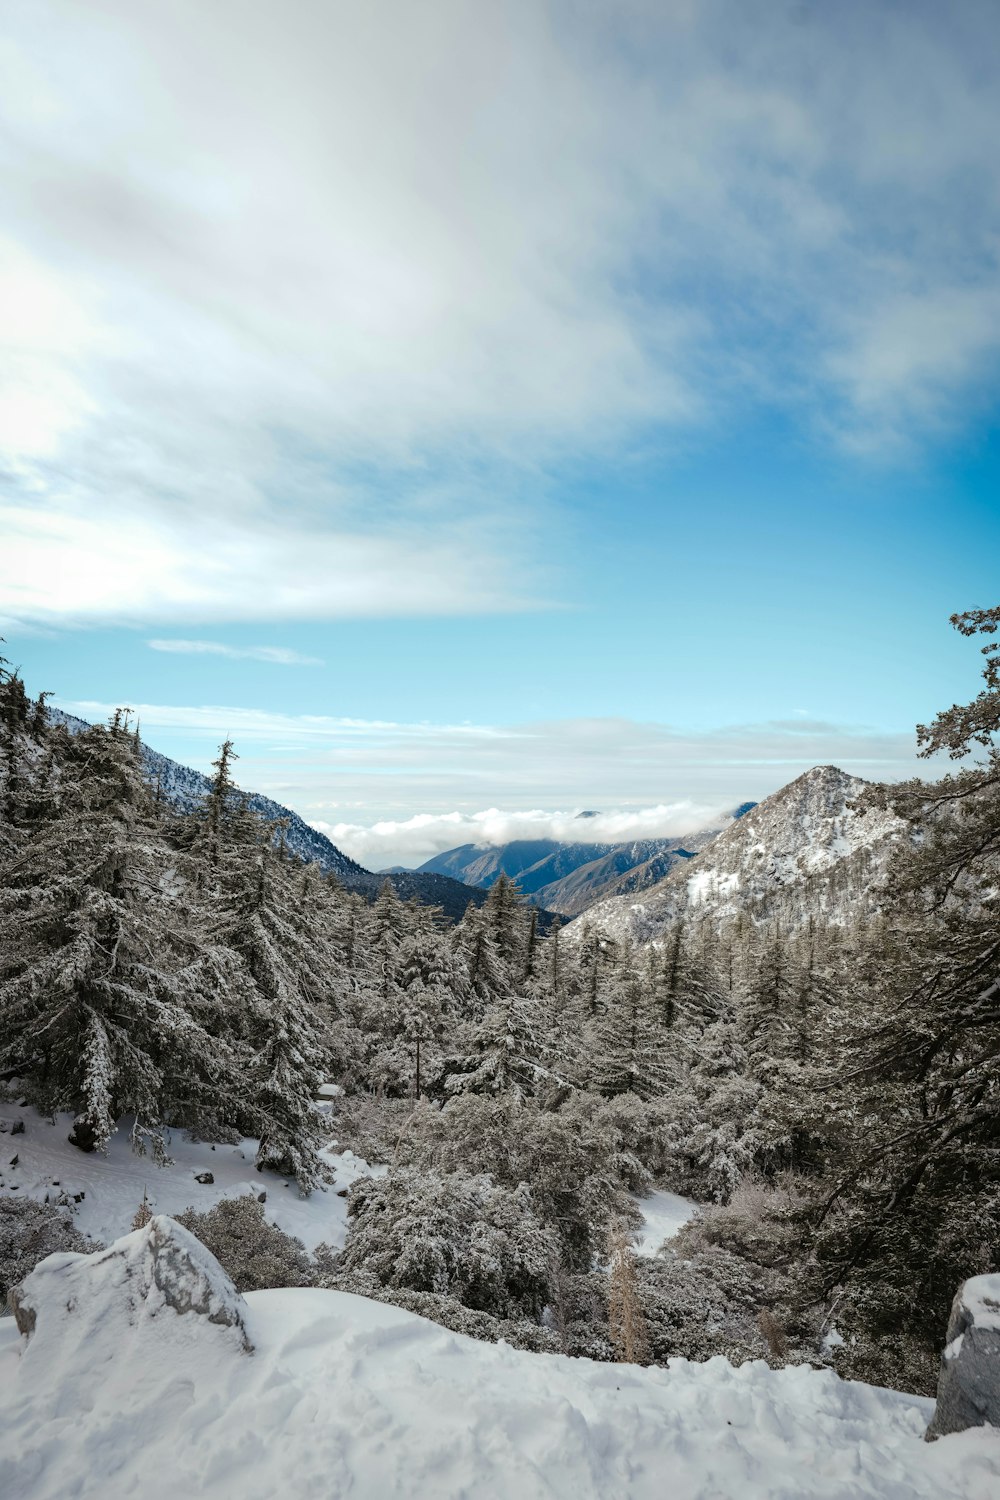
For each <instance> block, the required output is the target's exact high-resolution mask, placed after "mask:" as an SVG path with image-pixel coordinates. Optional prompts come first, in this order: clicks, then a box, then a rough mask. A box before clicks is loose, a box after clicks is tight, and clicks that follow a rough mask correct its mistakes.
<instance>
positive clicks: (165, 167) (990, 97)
mask: <svg viewBox="0 0 1000 1500" xmlns="http://www.w3.org/2000/svg"><path fill="white" fill-rule="evenodd" d="M959 9H960V10H961V12H962V13H961V15H960V16H958V17H956V15H955V12H954V8H949V9H948V11H947V13H946V12H945V10H943V9H940V8H938V9H935V8H934V7H918V8H917V9H916V10H914V9H913V8H912V7H902V8H893V7H882V8H880V9H879V10H878V12H877V14H876V13H875V12H873V11H872V10H871V8H870V7H865V6H855V5H853V4H852V5H849V6H846V7H844V6H837V7H826V8H823V7H811V8H809V7H806V8H805V9H803V8H802V7H801V6H800V5H798V4H794V3H792V0H789V3H787V4H786V3H783V0H778V3H776V4H775V5H773V6H769V7H766V8H765V9H764V10H761V8H759V7H745V8H741V7H734V6H733V5H732V4H728V3H722V0H704V3H701V4H699V5H696V6H688V5H683V4H672V5H668V6H663V5H656V6H651V5H649V4H648V3H646V0H624V3H621V4H615V5H612V4H611V3H610V0H609V3H608V4H607V5H605V6H596V7H572V8H571V9H567V8H565V7H564V6H563V4H562V3H561V0H549V3H544V0H543V3H538V0H510V3H508V4H505V5H502V6H486V7H484V6H483V5H481V4H476V3H474V0H436V3H435V4H434V6H433V7H431V8H430V9H428V7H426V6H425V7H419V6H405V5H399V4H398V3H392V0H371V3H369V4H366V5H363V6H353V7H348V6H345V5H342V4H336V3H334V4H331V3H328V0H297V3H296V5H295V6H294V7H293V13H292V17H291V18H290V16H289V13H288V12H287V11H286V10H283V9H281V8H279V7H276V6H274V5H273V4H271V3H269V0H214V3H213V4H211V5H207V6H206V5H204V4H199V3H195V0H171V3H170V4H167V3H159V4H158V3H153V4H149V5H143V6H135V5H134V4H131V3H128V0H108V3H107V4H104V5H101V6H100V7H92V6H91V7H88V6H80V5H78V4H74V3H73V0H37V3H35V4H32V5H22V6H17V7H15V9H14V11H13V12H12V14H11V16H10V17H9V19H8V25H7V39H6V41H5V43H4V45H3V47H0V126H2V129H0V170H2V172H3V178H4V203H3V210H2V212H3V225H2V226H0V230H2V233H3V236H4V238H3V241H2V243H0V256H2V257H4V267H5V270H6V272H7V275H8V280H7V285H8V286H9V287H10V289H11V290H10V295H9V296H8V298H7V302H9V303H10V306H9V307H8V308H7V313H8V316H6V317H5V316H2V315H0V368H2V369H3V371H4V372H5V373H4V376H3V377H2V380H0V457H2V462H3V463H4V464H5V466H6V474H5V478H6V485H5V489H6V497H7V498H6V510H5V513H4V516H3V524H4V525H5V527H6V528H8V529H7V531H6V532H5V540H7V539H8V537H10V538H11V539H12V542H13V544H16V545H17V546H18V548H19V549H20V558H21V562H20V565H19V573H20V575H22V580H23V578H24V577H27V578H30V579H31V582H30V583H25V582H23V581H21V582H20V583H18V578H17V577H14V576H12V570H13V567H14V564H7V566H6V570H5V572H4V573H3V575H0V588H3V590H4V593H5V598H6V597H7V596H8V595H10V594H11V592H12V591H13V603H5V609H6V611H7V612H8V613H9V614H10V615H11V616H12V617H14V618H20V619H23V620H28V621H33V622H36V623H41V624H44V623H45V622H46V621H49V622H52V621H69V622H71V623H74V622H87V621H94V620H112V621H128V622H138V621H147V620H148V621H154V620H162V619H171V620H173V619H183V620H195V619H203V620H214V619H219V620H222V619H253V618H268V619H277V618H283V617H294V616H299V617H305V616H309V617H315V616H318V615H371V614H383V613H396V614H408V613H426V612H430V611H434V612H442V613H452V614H460V613H467V612H470V611H476V610H484V609H486V610H489V609H501V608H518V607H521V606H522V605H524V604H525V603H527V604H530V605H532V606H535V605H537V604H538V602H539V600H542V599H545V598H547V597H550V596H551V594H552V587H551V579H549V578H548V577H547V575H545V574H542V573H541V572H540V571H539V570H538V569H537V568H536V566H535V565H536V563H537V559H538V558H539V557H540V556H541V555H543V554H544V553H546V552H549V553H551V552H552V551H554V550H555V549H554V548H553V547H552V546H551V545H549V546H546V545H545V543H546V542H548V543H551V540H552V532H553V528H552V526H551V524H550V522H551V520H552V518H550V517H547V516H546V514H545V503H546V499H547V494H548V490H547V484H546V482H545V481H544V479H543V476H544V475H546V474H548V473H550V472H551V471H552V470H553V468H554V467H557V466H558V461H559V459H560V457H561V456H562V455H565V454H567V453H570V454H573V455H574V456H578V455H585V454H587V453H589V452H592V451H593V450H594V448H595V447H601V446H607V445H609V444H612V443H616V442H618V441H620V440H621V439H622V438H623V436H626V435H627V436H630V437H632V436H635V435H637V434H640V435H641V434H643V433H645V432H646V431H647V430H648V429H649V428H650V426H656V427H658V428H661V429H662V428H663V427H664V426H674V427H677V426H680V427H690V426H691V425H692V424H703V423H706V422H707V423H711V422H713V421H721V420H723V418H724V417H725V416H726V415H727V414H728V413H729V412H730V411H731V409H732V407H733V404H734V403H740V402H746V401H756V400H763V401H766V402H767V403H768V404H775V403H777V404H781V405H783V406H785V407H786V408H787V407H791V408H793V409H796V410H798V411H799V413H800V415H801V417H802V419H803V420H804V421H807V422H808V421H815V422H816V423H817V424H819V425H821V426H823V427H824V428H826V429H827V430H829V431H830V432H833V433H835V434H836V436H837V438H838V440H839V441H844V442H848V443H851V444H853V445H854V446H860V445H863V446H866V447H868V448H870V449H878V448H879V447H880V445H881V446H883V447H884V446H885V444H886V443H887V442H893V443H895V442H899V441H901V440H906V439H907V438H912V437H914V436H917V437H919V436H920V435H921V434H922V433H923V432H924V431H925V430H927V428H928V427H931V428H933V427H934V426H935V425H936V424H939V423H940V422H942V421H944V420H946V419H948V418H954V417H955V414H956V413H960V412H961V410H962V408H963V397H964V395H965V394H966V392H967V389H968V385H969V382H970V380H972V379H974V378H976V376H977V375H978V374H979V373H981V371H982V370H983V369H984V368H985V367H986V364H987V362H988V361H989V360H990V359H991V358H992V357H994V356H995V354H996V351H997V348H998V345H1000V334H997V333H996V329H997V326H998V322H997V318H996V310H997V283H998V270H997V259H998V257H997V245H998V243H1000V235H998V228H1000V226H998V223H997V218H998V211H997V202H998V198H1000V195H998V192H997V188H998V183H1000V162H998V159H997V157H996V153H995V151H994V150H993V142H994V141H995V139H996V137H997V130H998V126H1000V91H997V89H996V88H995V86H994V85H995V79H994V78H993V76H992V74H991V70H990V69H989V68H986V67H983V66H982V58H983V57H984V56H985V55H987V54H988V51H989V47H990V45H992V43H993V42H994V41H995V39H996V27H997V21H996V16H995V12H993V11H991V9H990V7H988V6H987V7H983V8H978V7H976V6H974V5H972V6H969V7H967V8H965V7H960V8H959ZM0 314H2V309H0ZM8 550H9V549H8V548H5V549H4V552H5V553H6V552H7V551H8Z"/></svg>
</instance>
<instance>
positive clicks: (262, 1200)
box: [257, 1192, 267, 1203]
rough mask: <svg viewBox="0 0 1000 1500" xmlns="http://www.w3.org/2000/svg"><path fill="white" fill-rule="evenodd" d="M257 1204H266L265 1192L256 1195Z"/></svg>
mask: <svg viewBox="0 0 1000 1500" xmlns="http://www.w3.org/2000/svg"><path fill="white" fill-rule="evenodd" d="M257 1202H258V1203H266V1202H267V1193H266V1192H263V1193H258V1194H257Z"/></svg>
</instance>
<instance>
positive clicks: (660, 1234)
mask: <svg viewBox="0 0 1000 1500" xmlns="http://www.w3.org/2000/svg"><path fill="white" fill-rule="evenodd" d="M636 1203H637V1204H638V1206H639V1210H640V1212H641V1214H642V1219H643V1223H642V1228H641V1229H638V1230H636V1232H635V1234H634V1236H633V1241H632V1242H633V1244H634V1245H635V1252H636V1254H637V1255H656V1254H657V1252H658V1251H659V1249H660V1246H661V1245H662V1244H663V1242H664V1240H670V1239H673V1237H674V1235H675V1234H676V1233H677V1231H678V1229H680V1228H681V1227H682V1226H683V1225H684V1224H686V1223H687V1222H688V1220H689V1219H693V1218H694V1216H695V1214H696V1213H697V1212H698V1205H697V1204H696V1203H692V1202H691V1199H690V1198H681V1197H679V1196H678V1195H677V1193H666V1192H663V1191H662V1190H660V1189H657V1190H656V1191H655V1192H652V1193H648V1194H647V1195H646V1197H645V1198H637V1199H636Z"/></svg>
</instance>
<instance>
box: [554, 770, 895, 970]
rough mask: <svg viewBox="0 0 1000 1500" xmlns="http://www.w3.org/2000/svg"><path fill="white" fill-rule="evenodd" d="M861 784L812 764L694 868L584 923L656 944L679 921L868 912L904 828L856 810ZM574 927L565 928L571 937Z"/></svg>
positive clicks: (798, 920) (606, 906)
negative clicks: (688, 917)
mask: <svg viewBox="0 0 1000 1500" xmlns="http://www.w3.org/2000/svg"><path fill="white" fill-rule="evenodd" d="M866 785H867V783H866V782H865V781H863V780H862V779H861V778H860V777H857V776H850V775H848V774H847V772H845V771H841V770H838V768H837V767H836V766H815V767H814V768H813V769H812V770H811V771H806V772H805V773H804V774H803V775H802V776H799V777H798V778H797V779H796V780H795V781H793V782H790V783H789V785H788V786H785V787H782V788H781V790H780V791H778V792H775V793H774V794H773V796H771V797H768V798H766V800H765V801H763V802H761V803H759V804H758V805H757V806H755V807H753V808H752V809H751V810H750V811H749V812H747V813H746V814H745V816H743V817H742V818H740V819H738V820H737V821H736V822H734V823H733V824H731V825H730V827H729V828H727V829H725V830H724V831H723V832H722V833H720V834H719V835H718V837H717V838H715V839H714V840H713V841H712V842H711V844H710V845H709V846H708V847H707V848H706V849H705V850H704V851H703V852H702V854H701V855H699V857H698V860H697V864H696V865H695V867H694V868H689V867H685V868H683V869H675V870H673V871H672V872H670V873H669V874H668V875H667V876H666V878H665V879H663V880H661V881H660V882H659V884H657V885H655V886H653V887H652V889H650V890H648V891H646V892H645V893H644V894H643V896H642V899H641V900H639V901H636V900H634V899H633V897H632V896H631V894H630V893H626V894H623V895H618V896H613V897H611V898H610V899H608V900H605V901H600V902H598V903H596V904H595V905H593V906H591V907H590V908H589V909H588V911H587V922H588V923H589V924H590V925H592V926H594V927H598V928H600V929H601V930H602V931H603V932H605V933H606V934H607V935H608V936H610V937H616V938H625V937H628V938H631V939H632V940H633V941H634V942H637V943H639V944H643V943H649V942H655V941H657V939H658V938H660V937H661V936H662V935H663V934H664V932H665V931H666V929H667V927H669V925H670V924H671V923H672V922H674V921H677V920H678V919H680V918H684V917H687V916H710V917H712V918H714V919H715V920H717V921H725V920H726V919H728V918H731V917H735V916H737V915H738V914H739V913H746V914H747V915H749V916H751V917H752V918H754V919H755V920H757V921H761V920H765V919H778V920H780V921H781V922H782V923H783V925H785V926H786V927H788V928H790V929H794V928H796V927H798V926H801V925H802V924H804V923H805V922H807V921H808V920H809V919H810V918H814V919H822V920H826V921H835V922H843V921H845V920H848V919H850V918H853V917H856V916H860V915H862V914H863V913H864V912H865V911H870V910H873V909H874V908H875V907H876V906H877V902H878V897H877V890H876V887H877V882H878V877H879V875H880V874H881V873H882V872H883V870H884V868H885V864H886V861H887V858H888V856H889V853H890V851H891V849H892V848H893V846H894V843H895V840H896V839H897V838H898V837H899V835H900V833H901V831H902V828H903V824H902V823H901V822H900V821H899V820H898V819H896V818H894V817H893V816H892V815H891V814H888V813H884V812H878V811H869V812H860V811H857V810H856V809H855V808H854V807H853V806H852V803H853V802H854V800H855V799H856V798H857V797H859V796H860V795H861V793H862V792H863V791H864V789H865V787H866ZM580 930H582V929H581V928H580V924H577V923H574V924H572V925H571V926H570V927H569V928H568V929H567V937H570V938H572V937H573V936H578V935H579V931H580Z"/></svg>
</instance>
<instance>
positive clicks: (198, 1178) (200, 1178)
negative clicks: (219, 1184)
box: [194, 1172, 215, 1187]
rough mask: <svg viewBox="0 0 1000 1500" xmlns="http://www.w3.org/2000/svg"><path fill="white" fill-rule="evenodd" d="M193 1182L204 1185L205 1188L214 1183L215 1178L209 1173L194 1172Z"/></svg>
mask: <svg viewBox="0 0 1000 1500" xmlns="http://www.w3.org/2000/svg"><path fill="white" fill-rule="evenodd" d="M194 1180H195V1182H202V1183H204V1184H205V1186H206V1187H207V1186H208V1185H209V1184H210V1183H213V1182H214V1181H215V1178H214V1177H213V1176H212V1174H211V1172H196V1173H195V1174H194Z"/></svg>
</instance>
